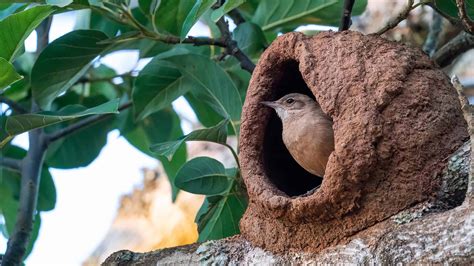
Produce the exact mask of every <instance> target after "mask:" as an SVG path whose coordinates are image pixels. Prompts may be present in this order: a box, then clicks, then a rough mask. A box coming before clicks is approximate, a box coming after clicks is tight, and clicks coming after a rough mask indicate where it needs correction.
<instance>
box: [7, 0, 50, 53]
mask: <svg viewBox="0 0 474 266" xmlns="http://www.w3.org/2000/svg"><path fill="white" fill-rule="evenodd" d="M53 11H54V7H52V6H36V7H32V8H30V9H27V10H25V11H21V12H18V13H15V14H13V15H10V16H8V17H7V18H5V19H3V20H2V21H0V43H1V49H0V57H3V58H5V59H6V60H7V61H10V62H12V61H13V60H14V59H15V57H16V56H18V54H19V53H20V51H21V48H22V47H23V42H24V41H25V40H26V38H27V37H28V35H30V33H31V32H32V31H33V30H34V29H35V28H36V27H37V26H38V25H39V24H40V23H41V22H42V21H43V20H44V19H45V18H46V17H48V16H49V15H50V14H51V13H52V12H53Z"/></svg>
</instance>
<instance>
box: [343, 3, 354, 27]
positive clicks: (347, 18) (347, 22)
mask: <svg viewBox="0 0 474 266" xmlns="http://www.w3.org/2000/svg"><path fill="white" fill-rule="evenodd" d="M354 2H355V0H344V7H343V9H342V15H341V22H340V23H339V31H345V30H348V29H349V27H350V26H351V24H352V21H351V14H352V7H353V6H354Z"/></svg>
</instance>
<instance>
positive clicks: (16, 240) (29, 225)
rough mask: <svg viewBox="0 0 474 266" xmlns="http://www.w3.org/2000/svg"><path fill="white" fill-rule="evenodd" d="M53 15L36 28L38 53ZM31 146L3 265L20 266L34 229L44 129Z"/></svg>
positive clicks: (31, 140)
mask: <svg viewBox="0 0 474 266" xmlns="http://www.w3.org/2000/svg"><path fill="white" fill-rule="evenodd" d="M51 21H52V16H50V17H48V18H46V19H45V20H44V21H43V22H42V23H41V24H40V25H39V26H38V28H37V29H36V31H37V36H38V39H37V46H36V55H39V53H41V51H42V50H43V49H44V48H45V47H46V46H47V45H48V42H49V30H50V27H51ZM38 109H39V108H38V106H37V105H36V103H35V102H34V101H32V104H31V111H32V112H36V111H37V110H38ZM28 137H29V143H30V146H29V148H28V152H27V154H26V156H25V158H23V160H22V163H21V188H20V203H19V207H18V212H17V216H16V221H15V227H14V228H13V233H12V234H11V235H10V238H9V239H8V244H7V250H6V252H5V255H4V256H3V258H2V266H6V265H21V263H22V262H23V257H24V256H25V253H26V247H27V245H28V242H29V240H30V237H31V232H32V231H33V223H34V216H35V212H36V205H37V202H38V191H39V183H40V177H41V175H40V173H41V169H42V167H43V161H44V157H45V154H46V149H47V145H46V142H45V139H44V134H43V130H42V129H35V130H32V131H30V132H29V133H28Z"/></svg>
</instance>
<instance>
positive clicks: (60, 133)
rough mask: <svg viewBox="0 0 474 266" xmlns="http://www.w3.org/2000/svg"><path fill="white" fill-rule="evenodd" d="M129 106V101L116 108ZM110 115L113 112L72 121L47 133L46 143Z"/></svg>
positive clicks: (120, 109) (122, 108)
mask: <svg viewBox="0 0 474 266" xmlns="http://www.w3.org/2000/svg"><path fill="white" fill-rule="evenodd" d="M131 106H132V102H131V101H130V102H126V103H124V104H122V105H121V106H119V108H118V110H119V111H123V110H125V109H127V108H129V107H131ZM111 116H113V114H103V115H94V116H90V117H88V118H85V119H82V120H80V121H78V122H77V123H74V124H72V125H70V126H68V127H65V128H63V129H61V130H58V131H56V132H54V133H51V134H49V135H47V136H46V143H47V144H49V143H51V142H54V141H56V140H58V139H61V138H64V137H66V136H68V135H71V134H72V133H74V132H77V131H78V130H80V129H83V128H86V127H88V126H90V125H92V124H95V123H97V122H99V121H102V120H104V119H107V118H109V117H111Z"/></svg>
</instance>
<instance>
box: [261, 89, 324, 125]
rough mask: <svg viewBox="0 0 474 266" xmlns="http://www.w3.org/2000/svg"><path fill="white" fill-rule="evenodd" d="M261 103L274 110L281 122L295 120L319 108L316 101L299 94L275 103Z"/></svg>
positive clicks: (288, 96)
mask: <svg viewBox="0 0 474 266" xmlns="http://www.w3.org/2000/svg"><path fill="white" fill-rule="evenodd" d="M261 103H262V104H263V105H266V106H269V107H271V108H273V109H275V111H276V112H277V114H278V116H279V117H280V119H281V120H285V119H287V118H292V117H293V118H297V117H300V116H301V115H302V114H304V112H306V111H309V110H313V109H314V108H320V107H319V104H318V103H317V102H316V101H314V100H313V99H311V98H310V97H308V96H307V95H304V94H301V93H290V94H287V95H285V96H283V97H281V98H280V99H278V100H276V101H273V102H270V101H264V102H261Z"/></svg>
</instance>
